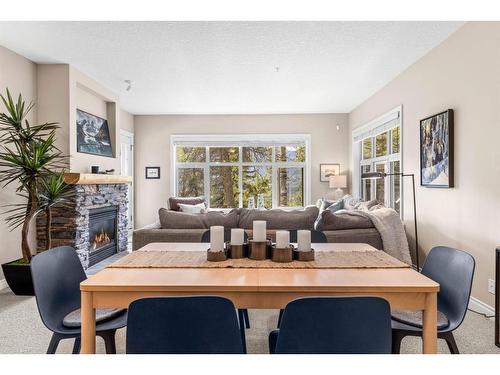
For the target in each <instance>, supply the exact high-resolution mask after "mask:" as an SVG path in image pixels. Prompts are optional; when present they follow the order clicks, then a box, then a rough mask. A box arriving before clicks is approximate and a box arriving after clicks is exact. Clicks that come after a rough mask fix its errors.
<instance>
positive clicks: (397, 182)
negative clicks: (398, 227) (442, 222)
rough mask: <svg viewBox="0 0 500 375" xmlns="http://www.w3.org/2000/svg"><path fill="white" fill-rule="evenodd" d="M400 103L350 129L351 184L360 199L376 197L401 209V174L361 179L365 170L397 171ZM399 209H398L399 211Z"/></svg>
mask: <svg viewBox="0 0 500 375" xmlns="http://www.w3.org/2000/svg"><path fill="white" fill-rule="evenodd" d="M401 126H402V124H401V107H397V108H395V109H394V110H392V111H390V112H388V113H387V114H385V115H383V116H381V117H380V118H378V119H376V120H374V121H372V122H371V123H369V124H367V125H365V126H363V127H361V128H359V129H355V130H354V131H353V150H354V155H353V157H354V160H355V163H359V168H358V169H355V171H354V172H353V174H354V176H353V179H356V180H357V184H356V185H355V189H356V186H357V188H358V189H359V195H360V196H361V198H363V199H364V200H367V201H368V200H371V199H377V200H378V201H379V202H381V203H384V204H385V205H386V206H387V207H392V208H394V209H395V210H396V211H398V212H400V211H401V204H400V201H401V194H402V192H401V177H400V176H387V177H386V178H383V179H365V180H363V179H361V175H362V174H363V173H366V172H383V173H388V174H391V173H401ZM400 213H401V212H400Z"/></svg>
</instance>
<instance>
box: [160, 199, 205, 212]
mask: <svg viewBox="0 0 500 375" xmlns="http://www.w3.org/2000/svg"><path fill="white" fill-rule="evenodd" d="M179 203H182V204H200V203H203V204H205V207H206V201H205V197H170V198H168V208H169V209H170V210H171V211H180V207H179Z"/></svg>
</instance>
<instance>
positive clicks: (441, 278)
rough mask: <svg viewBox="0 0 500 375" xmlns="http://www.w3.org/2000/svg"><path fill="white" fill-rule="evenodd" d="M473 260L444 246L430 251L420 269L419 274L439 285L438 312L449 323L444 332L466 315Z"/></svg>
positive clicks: (453, 326) (451, 328)
mask: <svg viewBox="0 0 500 375" xmlns="http://www.w3.org/2000/svg"><path fill="white" fill-rule="evenodd" d="M474 268H475V261H474V258H473V257H472V256H471V255H470V254H468V253H466V252H465V251H462V250H458V249H454V248H452V247H447V246H437V247H434V248H432V249H431V251H430V252H429V254H428V255H427V258H426V259H425V263H424V265H423V267H422V274H423V275H425V276H427V277H429V278H430V279H432V280H434V281H436V282H437V283H439V293H438V310H439V311H441V312H443V313H444V314H446V316H447V317H448V320H449V322H450V323H449V326H448V327H447V330H453V329H455V328H456V327H458V326H459V325H460V324H461V323H462V321H463V319H464V317H465V314H466V312H467V307H468V305H469V299H470V292H471V288H472V280H473V278H474Z"/></svg>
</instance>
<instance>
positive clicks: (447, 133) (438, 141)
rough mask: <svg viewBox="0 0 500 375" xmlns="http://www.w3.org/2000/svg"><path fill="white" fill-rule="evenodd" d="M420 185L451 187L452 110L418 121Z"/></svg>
mask: <svg viewBox="0 0 500 375" xmlns="http://www.w3.org/2000/svg"><path fill="white" fill-rule="evenodd" d="M420 185H422V186H426V187H441V188H451V187H453V110H452V109H448V110H446V111H444V112H441V113H438V114H436V115H433V116H430V117H427V118H425V119H423V120H421V121H420Z"/></svg>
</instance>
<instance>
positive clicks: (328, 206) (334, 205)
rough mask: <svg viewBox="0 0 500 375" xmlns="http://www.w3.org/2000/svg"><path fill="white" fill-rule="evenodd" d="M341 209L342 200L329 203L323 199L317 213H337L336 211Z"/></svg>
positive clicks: (342, 206)
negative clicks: (326, 211) (327, 211)
mask: <svg viewBox="0 0 500 375" xmlns="http://www.w3.org/2000/svg"><path fill="white" fill-rule="evenodd" d="M343 208H344V201H343V200H342V199H339V200H337V201H329V200H327V199H324V200H323V203H322V204H321V208H320V210H319V211H320V213H321V212H323V211H324V210H330V211H332V212H337V211H338V210H341V209H343Z"/></svg>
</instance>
